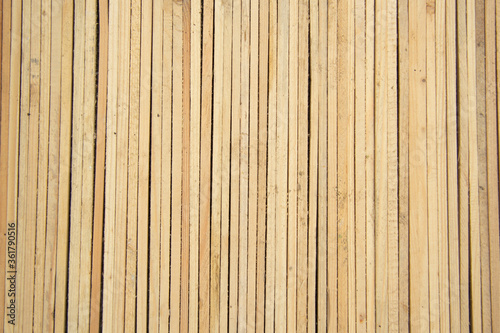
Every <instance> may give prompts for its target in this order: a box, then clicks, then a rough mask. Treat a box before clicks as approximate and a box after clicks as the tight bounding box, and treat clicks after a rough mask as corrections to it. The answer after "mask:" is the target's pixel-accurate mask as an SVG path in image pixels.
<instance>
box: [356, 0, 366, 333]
mask: <svg viewBox="0 0 500 333" xmlns="http://www.w3.org/2000/svg"><path fill="white" fill-rule="evenodd" d="M364 5H365V3H364V1H356V2H355V35H356V36H358V38H356V40H355V48H356V53H355V57H356V58H355V62H356V71H355V85H356V91H355V119H354V121H355V124H354V127H355V146H354V147H355V157H354V163H355V172H356V174H355V177H356V178H355V201H356V206H355V209H356V211H355V214H356V314H355V315H354V316H355V318H356V331H358V332H366V282H367V281H366V215H365V214H366V211H365V207H366V201H365V200H366V180H365V175H366V166H365V163H366V149H365V147H366V135H367V133H366V129H365V128H366V126H365V124H366V119H365V114H366V99H365V96H366V72H365V71H366V49H365V47H366V30H365V29H366V18H365V15H366V12H365V6H364Z"/></svg>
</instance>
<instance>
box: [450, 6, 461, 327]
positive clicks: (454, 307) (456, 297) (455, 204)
mask: <svg viewBox="0 0 500 333" xmlns="http://www.w3.org/2000/svg"><path fill="white" fill-rule="evenodd" d="M455 27H456V2H455V1H451V0H448V1H446V131H447V133H446V142H447V149H448V151H447V162H448V169H447V173H448V187H447V188H448V241H449V260H450V329H451V331H455V332H458V331H459V330H460V320H461V318H460V252H459V223H460V220H459V192H458V149H457V148H458V147H457V130H458V123H457V103H456V102H457V95H456V94H457V89H456V82H457V81H456V79H457V77H456V73H457V67H456V45H455V41H456V28H455Z"/></svg>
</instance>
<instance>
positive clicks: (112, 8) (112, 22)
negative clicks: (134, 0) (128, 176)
mask: <svg viewBox="0 0 500 333" xmlns="http://www.w3.org/2000/svg"><path fill="white" fill-rule="evenodd" d="M118 10H119V8H118V3H117V2H115V3H111V4H110V5H109V14H110V15H109V39H108V41H109V44H108V45H109V47H108V48H109V49H108V50H109V51H108V52H109V53H108V57H109V58H108V59H109V60H108V63H109V65H108V74H107V76H108V90H107V101H108V105H107V111H106V117H107V121H106V151H107V152H108V153H107V154H106V175H105V181H106V189H105V203H106V206H105V211H104V219H105V224H104V268H103V274H104V276H103V291H105V292H103V296H102V297H103V301H102V308H103V314H102V318H103V319H102V321H103V330H113V329H114V328H115V327H113V326H114V325H115V324H116V323H115V322H114V316H115V315H116V314H117V310H115V308H114V305H115V304H114V302H113V301H114V294H115V288H116V289H118V286H117V284H116V283H115V278H118V277H116V275H115V268H114V264H115V232H116V231H115V230H116V208H117V207H116V188H117V184H116V176H115V174H116V171H117V150H116V148H117V136H116V135H115V133H116V131H117V125H118V124H117V121H118V119H117V118H118V29H119V22H118V18H119V15H118ZM120 118H121V117H120ZM115 311H116V312H115Z"/></svg>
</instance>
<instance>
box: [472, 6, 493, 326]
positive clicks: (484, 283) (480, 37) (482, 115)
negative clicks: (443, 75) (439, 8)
mask: <svg viewBox="0 0 500 333" xmlns="http://www.w3.org/2000/svg"><path fill="white" fill-rule="evenodd" d="M474 6H475V11H476V16H475V31H476V34H475V37H476V44H475V45H476V62H475V65H476V89H477V97H476V108H477V115H476V117H477V118H476V121H477V157H478V192H479V193H478V194H479V236H480V243H479V246H480V257H481V265H480V266H481V268H480V269H481V309H480V311H481V317H482V318H481V319H482V329H483V330H484V331H486V332H491V329H492V328H491V298H490V295H491V288H490V251H489V238H490V236H489V225H488V179H487V177H488V176H487V173H488V171H487V156H486V152H487V147H486V72H485V71H486V50H485V38H486V36H485V28H486V26H485V1H484V0H481V1H476V2H475V4H474Z"/></svg>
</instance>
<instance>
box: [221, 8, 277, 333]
mask: <svg viewBox="0 0 500 333" xmlns="http://www.w3.org/2000/svg"><path fill="white" fill-rule="evenodd" d="M268 56H269V2H268V1H264V2H260V3H259V92H258V93H259V106H258V107H259V139H258V145H259V146H258V150H259V151H258V163H259V166H258V168H259V171H258V198H257V209H258V212H257V306H256V313H255V330H256V331H257V332H262V331H263V330H264V324H265V321H264V320H265V292H266V222H267V220H266V209H267V201H266V199H267V134H268V128H267V124H268V121H267V110H268V109H267V106H268V100H267V98H268V90H267V88H268V86H267V83H268V67H267V63H268ZM228 90H229V89H228ZM224 132H225V131H224ZM221 320H222V317H221ZM221 328H222V325H221Z"/></svg>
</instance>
